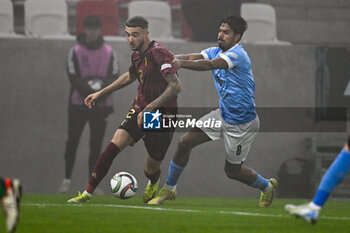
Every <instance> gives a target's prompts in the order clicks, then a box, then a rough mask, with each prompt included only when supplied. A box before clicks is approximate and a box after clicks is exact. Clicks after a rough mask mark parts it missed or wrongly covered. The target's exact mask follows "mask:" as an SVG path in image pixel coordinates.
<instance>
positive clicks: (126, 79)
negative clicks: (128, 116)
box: [84, 72, 137, 108]
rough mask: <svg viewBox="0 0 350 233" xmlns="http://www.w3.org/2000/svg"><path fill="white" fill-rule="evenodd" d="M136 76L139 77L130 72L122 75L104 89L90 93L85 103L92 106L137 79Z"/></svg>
mask: <svg viewBox="0 0 350 233" xmlns="http://www.w3.org/2000/svg"><path fill="white" fill-rule="evenodd" d="M136 78H137V77H136V75H133V74H131V73H129V72H126V73H124V74H123V75H122V76H120V77H119V78H118V79H116V80H115V81H114V82H112V83H111V84H109V85H108V86H107V87H105V88H103V89H102V90H100V91H98V92H95V93H92V94H90V95H88V96H87V97H86V98H85V101H84V102H85V105H86V106H88V107H89V108H92V107H93V106H94V105H95V103H96V101H97V100H98V99H100V98H102V97H104V96H106V95H108V94H110V93H112V92H114V91H116V90H119V89H121V88H123V87H125V86H127V85H129V84H130V83H132V82H133V81H135V80H136Z"/></svg>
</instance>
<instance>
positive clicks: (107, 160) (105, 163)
mask: <svg viewBox="0 0 350 233" xmlns="http://www.w3.org/2000/svg"><path fill="white" fill-rule="evenodd" d="M119 152H120V149H119V148H118V147H117V146H116V145H115V144H114V143H112V142H110V143H109V144H108V146H107V147H106V150H105V151H104V152H103V153H102V154H101V155H100V157H99V158H98V160H97V162H96V165H95V168H94V170H93V172H92V174H91V176H90V179H89V184H88V185H87V186H86V189H85V190H86V192H88V193H90V194H92V193H93V192H94V191H95V189H96V187H97V185H98V184H99V183H100V182H101V180H102V179H103V178H104V177H105V176H106V174H107V172H108V170H109V168H110V167H111V165H112V162H113V159H114V158H115V157H116V156H117V155H118V153H119Z"/></svg>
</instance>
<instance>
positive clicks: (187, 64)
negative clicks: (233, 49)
mask: <svg viewBox="0 0 350 233" xmlns="http://www.w3.org/2000/svg"><path fill="white" fill-rule="evenodd" d="M173 62H174V64H175V67H176V68H177V69H180V68H185V69H189V70H197V71H206V70H214V69H228V64H227V62H226V61H225V60H224V59H222V58H220V57H218V58H215V59H212V60H205V59H199V60H179V59H177V58H175V59H174V61H173Z"/></svg>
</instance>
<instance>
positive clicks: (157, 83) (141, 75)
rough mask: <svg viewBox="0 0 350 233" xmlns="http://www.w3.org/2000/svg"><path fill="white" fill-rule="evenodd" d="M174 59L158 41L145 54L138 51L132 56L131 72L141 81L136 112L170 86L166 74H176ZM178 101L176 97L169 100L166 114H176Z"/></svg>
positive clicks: (134, 104) (165, 106)
mask: <svg viewBox="0 0 350 233" xmlns="http://www.w3.org/2000/svg"><path fill="white" fill-rule="evenodd" d="M173 59H174V56H173V55H172V53H170V52H169V51H168V50H167V49H166V48H165V47H164V46H163V45H161V44H159V43H158V42H156V41H152V42H151V44H150V46H149V47H148V49H147V50H146V51H145V52H144V53H142V54H140V53H139V52H138V51H136V52H134V53H133V54H132V56H131V62H132V65H131V66H130V68H129V72H130V73H133V74H136V75H137V77H138V80H139V86H138V88H137V97H136V98H135V100H134V103H133V107H134V108H135V110H137V111H138V110H142V109H143V108H145V107H146V106H147V104H149V103H151V102H152V101H153V100H155V99H156V98H158V97H159V96H160V95H161V94H162V93H163V91H164V90H165V88H166V87H167V86H168V82H167V81H166V80H165V76H166V74H169V73H171V74H176V70H175V68H174V65H173V62H172V61H173ZM176 99H177V98H176V97H174V98H173V99H171V100H169V101H168V102H167V103H166V104H164V106H162V108H164V110H165V111H166V112H169V113H176V112H177V100H176ZM163 113H164V112H163Z"/></svg>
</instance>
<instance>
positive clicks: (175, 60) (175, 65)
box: [173, 58, 181, 70]
mask: <svg viewBox="0 0 350 233" xmlns="http://www.w3.org/2000/svg"><path fill="white" fill-rule="evenodd" d="M173 63H174V67H175V69H176V70H179V69H180V68H181V61H180V60H179V59H177V58H174V60H173Z"/></svg>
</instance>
